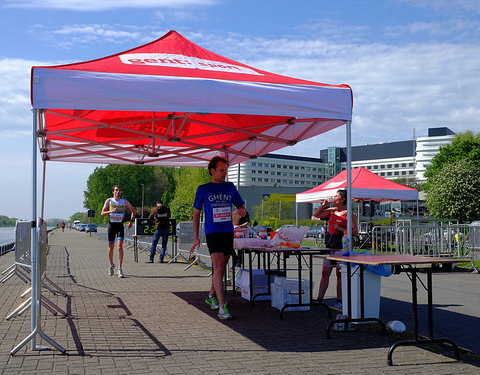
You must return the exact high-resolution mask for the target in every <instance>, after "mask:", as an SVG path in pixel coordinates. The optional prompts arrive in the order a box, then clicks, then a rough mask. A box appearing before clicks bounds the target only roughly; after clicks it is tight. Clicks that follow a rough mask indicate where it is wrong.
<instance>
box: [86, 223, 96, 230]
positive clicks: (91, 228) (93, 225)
mask: <svg viewBox="0 0 480 375" xmlns="http://www.w3.org/2000/svg"><path fill="white" fill-rule="evenodd" d="M96 231H97V224H87V228H86V229H85V232H96Z"/></svg>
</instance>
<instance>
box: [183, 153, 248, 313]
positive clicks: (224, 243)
mask: <svg viewBox="0 0 480 375" xmlns="http://www.w3.org/2000/svg"><path fill="white" fill-rule="evenodd" d="M227 169H228V162H227V160H225V159H224V158H222V157H220V156H215V157H214V158H213V159H212V160H210V162H209V163H208V173H209V174H210V175H211V176H212V182H209V183H208V184H204V185H200V186H199V187H198V188H197V193H196V195H195V202H194V204H193V207H194V211H193V237H194V238H193V245H192V248H191V250H190V252H193V251H194V250H195V249H196V248H197V247H198V246H200V238H199V233H198V232H199V225H200V213H201V211H202V208H203V209H204V211H205V237H206V239H207V246H208V251H209V252H210V257H211V260H212V269H213V275H212V286H211V288H210V293H209V294H208V298H207V299H206V300H205V302H206V303H207V304H208V305H210V308H211V309H212V310H213V309H218V317H219V318H220V319H231V318H232V316H231V315H230V312H229V311H228V308H227V304H226V303H225V295H224V292H223V291H224V285H223V277H224V275H225V267H226V265H227V263H228V259H229V258H230V255H233V254H234V250H233V223H232V204H233V205H235V207H237V209H238V213H239V215H240V216H244V215H245V213H246V211H245V208H244V201H243V199H242V197H241V196H240V193H239V192H238V190H237V188H236V187H235V185H233V184H232V183H231V182H225V177H226V176H227Z"/></svg>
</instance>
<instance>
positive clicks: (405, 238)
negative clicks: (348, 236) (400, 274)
mask: <svg viewBox="0 0 480 375" xmlns="http://www.w3.org/2000/svg"><path fill="white" fill-rule="evenodd" d="M477 237H478V238H477ZM354 247H355V248H357V249H368V250H371V251H372V252H374V253H396V254H411V255H424V256H445V257H469V258H471V259H472V267H473V266H474V260H475V259H476V257H478V256H476V255H475V254H478V253H479V252H480V224H479V225H474V224H473V223H472V224H452V223H448V224H438V225H397V226H395V225H382V226H374V227H373V228H372V229H371V231H367V232H360V233H359V236H358V237H357V238H356V241H355V243H354Z"/></svg>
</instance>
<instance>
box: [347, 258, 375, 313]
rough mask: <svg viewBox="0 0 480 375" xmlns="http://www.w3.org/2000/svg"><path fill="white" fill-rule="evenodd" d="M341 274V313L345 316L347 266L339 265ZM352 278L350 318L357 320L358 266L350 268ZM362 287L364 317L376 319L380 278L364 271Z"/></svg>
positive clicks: (358, 310) (358, 304)
mask: <svg viewBox="0 0 480 375" xmlns="http://www.w3.org/2000/svg"><path fill="white" fill-rule="evenodd" d="M340 267H341V273H342V306H343V308H342V313H343V315H347V312H348V294H347V293H348V291H347V266H346V265H345V264H341V265H340ZM351 272H352V277H351V283H352V284H351V286H352V318H353V319H357V318H360V317H361V305H360V269H359V268H358V266H356V267H351ZM363 287H364V290H365V291H364V299H365V303H364V317H365V318H378V317H379V315H380V287H381V276H380V275H377V274H376V273H373V272H369V271H366V270H365V271H364V272H363Z"/></svg>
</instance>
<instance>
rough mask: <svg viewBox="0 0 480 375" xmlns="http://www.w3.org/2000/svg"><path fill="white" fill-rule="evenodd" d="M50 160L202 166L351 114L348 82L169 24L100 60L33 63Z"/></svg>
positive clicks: (247, 154) (269, 147)
mask: <svg viewBox="0 0 480 375" xmlns="http://www.w3.org/2000/svg"><path fill="white" fill-rule="evenodd" d="M31 100H32V106H33V108H34V109H38V110H39V111H38V112H39V116H38V118H37V128H38V136H39V142H40V151H41V153H42V158H43V159H44V160H57V161H71V162H87V163H104V164H149V165H169V166H206V164H207V162H208V160H209V159H211V158H212V157H213V156H215V155H219V154H220V155H222V156H225V157H227V158H228V159H229V161H230V163H231V164H236V163H239V162H242V161H244V160H246V159H248V158H251V157H255V156H259V155H263V154H266V153H268V152H271V151H274V150H278V149H280V148H282V147H285V146H287V145H293V144H295V143H297V142H299V141H302V140H304V139H307V138H310V137H313V136H315V135H318V134H321V133H324V132H326V131H329V130H331V129H334V128H336V127H338V126H341V125H344V124H345V123H346V122H347V121H350V120H351V117H352V92H351V89H350V87H349V86H347V85H328V84H323V83H317V82H310V81H304V80H300V79H295V78H290V77H285V76H280V75H277V74H272V73H269V72H266V71H262V70H259V69H255V68H253V67H250V66H247V65H245V64H242V63H239V62H236V61H233V60H230V59H228V58H225V57H223V56H220V55H217V54H215V53H213V52H211V51H208V50H206V49H204V48H202V47H200V46H198V45H196V44H194V43H192V42H190V41H189V40H187V39H186V38H184V37H183V36H182V35H180V34H178V33H177V32H175V31H170V32H168V33H167V34H166V35H164V36H163V37H161V38H160V39H158V40H155V41H153V42H151V43H149V44H146V45H143V46H140V47H137V48H134V49H131V50H129V51H126V52H121V53H117V54H115V55H112V56H108V57H104V58H100V59H97V60H92V61H86V62H80V63H75V64H69V65H61V66H50V67H33V68H32V79H31Z"/></svg>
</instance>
